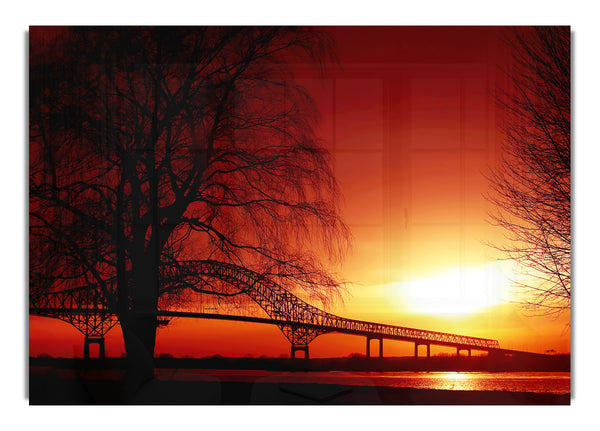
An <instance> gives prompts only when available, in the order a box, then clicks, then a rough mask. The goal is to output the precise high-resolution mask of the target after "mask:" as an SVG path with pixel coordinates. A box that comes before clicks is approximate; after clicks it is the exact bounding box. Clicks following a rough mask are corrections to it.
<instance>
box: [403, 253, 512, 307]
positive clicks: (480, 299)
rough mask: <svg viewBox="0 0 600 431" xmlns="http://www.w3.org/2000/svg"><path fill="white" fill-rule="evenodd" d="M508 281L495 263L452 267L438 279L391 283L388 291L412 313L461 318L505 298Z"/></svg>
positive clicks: (500, 301) (436, 277)
mask: <svg viewBox="0 0 600 431" xmlns="http://www.w3.org/2000/svg"><path fill="white" fill-rule="evenodd" d="M509 285H510V281H509V278H508V277H507V275H506V273H505V271H503V270H502V269H501V267H500V265H499V264H498V263H489V264H487V265H485V266H483V267H465V268H456V267H455V268H452V269H450V270H448V271H446V272H444V273H442V274H440V275H438V276H434V277H430V278H421V279H417V280H411V281H405V282H400V283H395V286H394V288H393V290H392V291H395V292H394V293H395V295H396V297H397V298H401V301H402V303H403V305H404V306H408V307H409V308H410V309H412V310H413V311H414V312H415V313H419V314H437V315H465V314H470V313H474V312H477V311H480V310H481V309H483V308H485V307H491V306H494V305H499V304H501V303H502V302H503V301H504V300H506V299H507V295H508V287H509Z"/></svg>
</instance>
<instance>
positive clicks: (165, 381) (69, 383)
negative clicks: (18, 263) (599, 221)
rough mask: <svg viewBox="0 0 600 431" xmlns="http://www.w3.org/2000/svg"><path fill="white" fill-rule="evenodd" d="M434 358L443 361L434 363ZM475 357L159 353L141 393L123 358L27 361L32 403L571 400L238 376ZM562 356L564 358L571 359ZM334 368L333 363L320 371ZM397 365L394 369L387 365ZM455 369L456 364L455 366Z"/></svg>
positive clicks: (445, 364) (459, 361) (447, 363)
mask: <svg viewBox="0 0 600 431" xmlns="http://www.w3.org/2000/svg"><path fill="white" fill-rule="evenodd" d="M432 359H440V361H431V360H432ZM475 359H477V358H471V359H468V358H430V359H429V360H424V359H417V360H415V359H414V358H383V361H382V360H381V359H380V358H370V359H367V358H332V359H310V360H308V361H306V360H289V359H277V358H203V359H193V358H157V359H156V366H157V371H158V372H157V373H155V377H154V378H153V379H150V380H148V381H147V382H146V383H145V384H143V385H141V386H139V387H136V390H135V391H131V390H129V391H128V390H127V388H126V380H125V366H126V359H125V358H107V359H91V360H90V359H88V360H83V359H80V358H70V359H69V358H29V374H28V386H29V393H28V398H29V403H30V404H31V405H80V404H100V405H120V404H134V405H136V404H166V405H306V404H308V405H570V399H571V394H570V393H563V394H554V393H536V392H512V391H504V390H491V391H486V390H474V391H468V390H441V389H416V388H408V387H390V386H383V385H363V384H360V383H358V384H346V383H343V384H337V383H321V382H319V383H315V382H289V381H279V380H277V379H278V377H277V376H276V375H275V376H269V377H268V378H256V379H254V380H241V379H240V377H239V376H240V375H239V371H241V370H244V369H246V370H265V371H267V372H273V371H274V372H276V371H298V372H302V371H340V370H339V368H340V367H342V368H344V369H343V371H357V370H356V369H352V368H357V369H358V371H382V370H383V371H384V372H385V371H423V370H404V369H398V366H400V365H403V367H401V368H410V367H411V366H415V364H417V365H419V366H421V367H422V366H427V368H428V369H427V370H426V371H475V372H477V371H488V372H489V371H490V370H481V369H475V370H472V368H480V367H481V366H482V365H485V364H486V362H485V361H484V360H483V358H482V359H481V360H479V361H478V360H475ZM562 359H563V361H562V362H564V359H565V358H562ZM465 360H467V361H469V362H466V361H465ZM465 364H467V365H469V364H470V365H469V367H468V368H471V370H466V369H464V368H465V366H464V365H465ZM217 365H220V366H217ZM332 365H333V368H329V369H323V368H322V367H325V366H332ZM487 365H489V363H487ZM496 365H498V364H496ZM504 365H505V366H509V365H510V364H504ZM554 365H556V364H554ZM563 365H564V364H563ZM244 366H247V367H246V368H244ZM392 366H394V367H395V369H393V370H389V368H390V367H392ZM452 366H454V368H458V369H456V370H449V369H448V368H452ZM432 368H438V369H439V368H443V369H439V370H433V369H432ZM184 369H189V370H192V371H193V370H194V369H196V370H209V369H218V370H220V371H221V372H223V373H226V374H227V375H228V376H227V379H221V378H218V377H220V376H218V377H214V376H210V374H208V375H203V376H201V377H195V378H192V379H186V378H185V377H183V376H178V375H177V373H176V372H170V370H184ZM236 370H239V371H236ZM493 371H494V370H492V372H493ZM495 371H499V372H502V371H514V370H495ZM521 371H524V372H536V371H546V370H536V369H528V370H521ZM551 371H557V372H563V370H551ZM567 371H570V370H567ZM192 374H193V373H192ZM200 374H202V373H200ZM126 394H128V395H126Z"/></svg>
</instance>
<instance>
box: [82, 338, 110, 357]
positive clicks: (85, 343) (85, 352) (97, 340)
mask: <svg viewBox="0 0 600 431" xmlns="http://www.w3.org/2000/svg"><path fill="white" fill-rule="evenodd" d="M90 344H98V358H101V359H104V358H106V351H105V350H104V337H102V336H100V337H91V336H90V337H85V340H84V341H83V357H84V358H85V359H87V358H89V357H90Z"/></svg>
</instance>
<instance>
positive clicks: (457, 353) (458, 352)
mask: <svg viewBox="0 0 600 431" xmlns="http://www.w3.org/2000/svg"><path fill="white" fill-rule="evenodd" d="M461 350H466V351H467V353H468V355H469V358H470V357H471V349H464V348H463V349H461V348H460V347H457V348H456V356H460V352H461Z"/></svg>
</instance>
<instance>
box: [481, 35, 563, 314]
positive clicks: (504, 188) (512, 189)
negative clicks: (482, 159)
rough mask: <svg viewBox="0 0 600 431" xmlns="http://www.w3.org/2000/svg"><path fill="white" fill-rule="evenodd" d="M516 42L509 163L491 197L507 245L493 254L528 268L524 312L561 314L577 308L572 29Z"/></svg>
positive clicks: (506, 101)
mask: <svg viewBox="0 0 600 431" xmlns="http://www.w3.org/2000/svg"><path fill="white" fill-rule="evenodd" d="M509 42H510V44H511V48H512V53H513V54H512V55H513V60H514V68H513V69H512V70H510V71H508V76H509V80H510V88H509V89H508V90H506V91H504V92H502V93H501V95H500V96H499V97H498V100H499V103H500V106H501V107H502V108H503V110H504V116H505V117H504V118H505V121H504V125H503V131H504V133H505V141H504V148H503V159H502V162H501V164H500V165H499V167H498V168H496V169H495V170H494V171H493V172H492V174H491V175H490V180H491V184H492V192H491V193H490V194H489V195H488V200H489V201H490V202H492V203H493V204H495V205H496V208H497V210H496V211H495V212H494V213H492V214H491V218H492V220H493V222H494V223H495V224H497V225H499V226H501V227H503V228H504V230H505V233H506V239H507V241H506V242H505V243H504V244H494V247H495V248H497V249H499V250H501V251H503V252H504V253H505V256H507V257H508V258H509V259H514V260H516V261H517V262H518V263H519V264H520V266H521V267H522V269H523V275H524V277H522V278H520V281H515V283H517V285H518V286H519V287H520V288H522V289H521V292H522V296H521V302H522V303H523V304H524V306H525V307H526V308H527V309H529V310H532V311H534V312H535V313H536V314H561V313H562V312H565V311H568V310H569V309H570V305H571V111H570V106H571V91H570V83H571V69H570V62H571V55H570V29H569V27H535V28H528V29H523V28H520V29H517V30H515V31H514V32H513V33H512V35H511V37H510V38H509Z"/></svg>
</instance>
